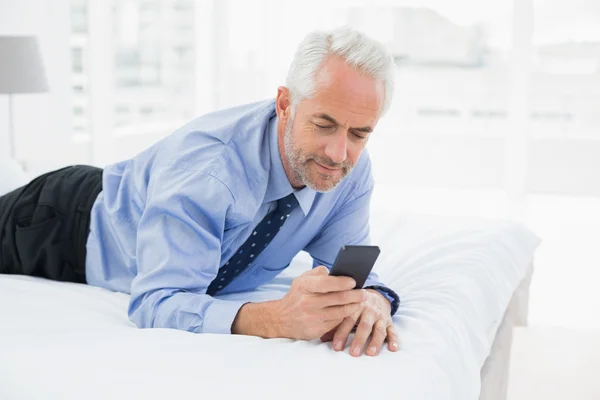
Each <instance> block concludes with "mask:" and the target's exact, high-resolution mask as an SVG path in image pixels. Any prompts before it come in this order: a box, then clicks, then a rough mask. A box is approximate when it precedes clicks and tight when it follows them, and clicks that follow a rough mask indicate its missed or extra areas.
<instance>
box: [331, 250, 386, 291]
mask: <svg viewBox="0 0 600 400" xmlns="http://www.w3.org/2000/svg"><path fill="white" fill-rule="evenodd" d="M379 253H380V250H379V247H378V246H357V245H348V246H343V247H342V248H341V249H340V252H339V253H338V255H337V257H336V259H335V262H334V263H333V267H332V268H331V271H330V272H329V275H333V276H349V277H351V278H353V279H354V280H355V281H356V287H355V289H359V288H362V287H363V285H364V284H365V281H366V280H367V277H368V276H369V274H370V273H371V270H372V269H373V266H374V265H375V261H376V260H377V257H379Z"/></svg>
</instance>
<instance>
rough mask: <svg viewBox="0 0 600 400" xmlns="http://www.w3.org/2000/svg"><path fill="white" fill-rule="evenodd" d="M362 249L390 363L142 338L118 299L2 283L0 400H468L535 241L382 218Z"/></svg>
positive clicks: (297, 344)
mask: <svg viewBox="0 0 600 400" xmlns="http://www.w3.org/2000/svg"><path fill="white" fill-rule="evenodd" d="M372 238H373V241H374V243H377V244H378V245H379V246H380V247H381V249H382V253H381V256H380V258H379V260H378V262H377V264H376V270H377V271H378V272H379V273H380V276H381V277H382V278H383V280H384V281H385V282H386V283H387V284H388V285H389V286H391V287H392V288H393V289H395V290H396V291H397V292H398V293H399V295H400V297H401V301H402V303H401V307H400V309H399V311H398V313H397V315H396V317H395V318H394V320H395V323H396V325H397V328H398V331H399V334H400V338H401V341H400V347H401V351H400V352H398V353H395V354H394V353H391V352H388V351H387V350H384V351H382V352H381V354H380V355H379V356H378V357H375V358H371V357H366V356H363V357H360V358H358V359H355V358H353V357H351V356H350V355H349V354H348V349H346V351H345V352H343V353H336V352H334V351H333V350H332V349H331V344H329V343H327V344H325V343H321V342H320V341H318V340H315V341H312V342H305V341H293V340H285V339H275V340H264V339H260V338H254V337H243V336H236V335H195V334H189V333H186V332H180V331H175V330H163V329H152V330H140V329H137V328H135V327H134V325H133V324H132V323H131V322H129V321H128V319H127V315H126V308H127V302H128V296H127V295H124V294H120V293H112V292H109V291H106V290H103V289H100V288H95V287H89V286H85V285H78V284H69V283H58V282H50V281H46V280H41V279H37V278H28V277H20V276H19V277H15V276H6V275H0V398H2V399H5V398H6V399H41V398H44V399H80V398H86V399H96V398H97V399H101V398H102V399H108V398H111V399H112V398H144V399H149V398H176V397H185V398H189V397H192V396H194V397H197V398H215V397H214V396H218V397H219V398H275V399H289V398H327V399H332V398H340V399H348V398H352V399H354V398H362V399H373V398H376V396H379V395H381V396H385V398H402V399H411V400H420V399H423V400H444V399H457V400H469V399H473V400H475V399H477V398H478V396H479V390H480V382H479V373H480V368H481V366H482V364H483V362H484V361H485V358H486V356H487V355H488V353H489V349H490V347H491V344H492V341H493V334H494V332H495V330H496V328H497V326H498V324H499V323H500V320H501V318H502V315H503V313H504V310H505V309H506V307H507V305H508V301H509V299H510V297H511V295H512V293H513V291H514V290H515V289H516V287H517V285H518V284H519V282H520V281H521V279H522V278H523V276H524V275H525V273H526V271H527V269H528V267H529V265H530V264H531V262H532V258H533V254H534V251H535V249H536V247H537V246H538V244H539V240H538V238H537V237H536V236H535V235H533V234H532V233H531V232H530V231H529V230H527V229H525V228H523V227H521V226H519V225H516V224H512V223H508V222H499V221H491V220H480V219H464V218H441V217H427V216H416V215H413V216H396V217H393V216H392V215H390V214H389V213H386V212H384V210H379V211H376V212H375V215H374V216H373V232H372ZM309 266H310V260H309V259H308V257H307V256H306V255H305V254H301V255H300V256H299V257H298V258H297V259H296V260H295V261H294V262H293V263H292V266H290V268H288V270H286V271H284V273H282V274H281V275H280V276H279V277H277V278H276V279H275V280H274V281H273V282H272V283H270V284H269V285H265V286H263V287H261V288H260V290H261V291H266V292H268V293H269V295H270V296H271V297H272V298H277V297H281V296H283V294H284V293H285V291H286V289H287V287H288V285H289V282H290V280H291V279H292V277H293V276H296V275H297V274H299V273H301V272H302V271H303V270H305V269H307V268H309ZM239 296H240V295H230V296H229V297H239ZM382 398H383V397H382Z"/></svg>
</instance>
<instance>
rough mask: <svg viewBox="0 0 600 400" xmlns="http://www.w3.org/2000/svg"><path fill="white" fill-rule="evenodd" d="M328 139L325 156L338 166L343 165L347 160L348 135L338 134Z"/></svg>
mask: <svg viewBox="0 0 600 400" xmlns="http://www.w3.org/2000/svg"><path fill="white" fill-rule="evenodd" d="M341 131H343V130H341ZM328 139H329V140H328V141H327V145H326V146H325V155H326V156H327V157H329V158H330V159H331V160H332V161H333V162H334V163H336V164H340V163H343V162H344V161H345V160H346V145H347V143H346V140H347V138H346V135H345V134H344V133H336V134H335V135H331V136H330V137H329V138H328Z"/></svg>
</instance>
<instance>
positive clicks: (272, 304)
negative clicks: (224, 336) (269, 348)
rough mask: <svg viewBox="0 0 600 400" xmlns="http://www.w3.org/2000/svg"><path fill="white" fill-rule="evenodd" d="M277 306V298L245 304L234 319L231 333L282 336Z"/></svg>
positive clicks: (270, 336)
mask: <svg viewBox="0 0 600 400" xmlns="http://www.w3.org/2000/svg"><path fill="white" fill-rule="evenodd" d="M276 306H277V300H273V301H266V302H262V303H246V304H244V305H243V306H242V307H241V308H240V309H239V311H238V313H237V315H236V317H235V319H234V320H233V324H232V325H231V333H234V334H239V335H249V336H259V337H262V338H276V337H282V336H281V334H280V333H279V331H280V330H279V327H278V323H277V318H276V315H277V314H276V311H275V310H276Z"/></svg>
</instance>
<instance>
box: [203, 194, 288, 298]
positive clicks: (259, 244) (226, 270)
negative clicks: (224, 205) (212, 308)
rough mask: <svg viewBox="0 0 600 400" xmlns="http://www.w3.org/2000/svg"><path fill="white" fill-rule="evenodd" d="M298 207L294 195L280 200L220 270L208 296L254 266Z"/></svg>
mask: <svg viewBox="0 0 600 400" xmlns="http://www.w3.org/2000/svg"><path fill="white" fill-rule="evenodd" d="M297 206H298V200H296V196H294V194H293V193H292V194H290V195H288V196H286V197H284V198H282V199H280V200H278V201H277V207H276V208H275V210H274V211H272V212H271V213H269V214H267V216H266V217H265V218H263V220H262V221H260V223H259V224H258V225H256V227H255V228H254V230H253V231H252V233H251V234H250V237H249V238H248V239H247V240H246V242H244V244H243V245H241V246H240V248H239V249H238V250H237V251H236V252H235V254H234V255H233V256H232V257H231V258H230V259H229V261H227V262H226V263H225V264H224V265H223V266H222V267H221V268H220V269H219V272H218V273H217V277H216V278H215V279H214V280H213V281H212V282H211V284H210V285H209V286H208V289H207V290H206V294H208V295H211V296H213V295H215V294H216V293H217V292H219V291H220V290H222V289H223V288H224V287H225V286H227V285H229V284H230V283H231V281H233V280H234V279H235V277H236V276H238V275H239V274H241V273H242V271H243V270H245V269H246V268H247V267H249V266H250V265H252V262H253V261H254V260H255V259H256V257H258V255H259V254H260V253H262V251H263V250H264V249H265V248H266V247H267V246H268V245H269V243H270V242H271V240H273V237H275V235H276V234H277V232H279V230H280V229H281V227H283V224H284V223H285V221H287V218H288V217H289V216H290V214H291V212H292V211H293V210H294V209H295V208H296V207H297Z"/></svg>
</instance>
